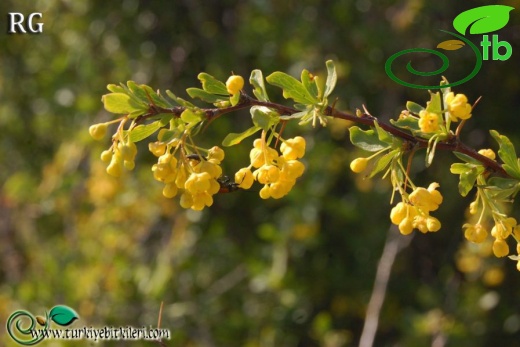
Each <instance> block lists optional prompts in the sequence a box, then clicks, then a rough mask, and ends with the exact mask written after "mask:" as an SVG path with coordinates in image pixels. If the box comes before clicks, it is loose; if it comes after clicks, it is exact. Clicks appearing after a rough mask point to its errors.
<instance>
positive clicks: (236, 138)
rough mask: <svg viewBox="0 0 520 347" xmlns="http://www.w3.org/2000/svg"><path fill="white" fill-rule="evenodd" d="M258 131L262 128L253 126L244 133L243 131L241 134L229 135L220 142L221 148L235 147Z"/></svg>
mask: <svg viewBox="0 0 520 347" xmlns="http://www.w3.org/2000/svg"><path fill="white" fill-rule="evenodd" d="M259 130H262V128H261V127H259V126H254V127H251V128H249V129H247V130H246V131H244V132H242V133H230V134H228V135H227V136H226V138H224V140H223V141H222V146H225V147H229V146H234V145H237V144H239V143H240V142H242V140H244V139H245V138H247V137H249V136H251V135H253V134H254V133H256V132H257V131H259Z"/></svg>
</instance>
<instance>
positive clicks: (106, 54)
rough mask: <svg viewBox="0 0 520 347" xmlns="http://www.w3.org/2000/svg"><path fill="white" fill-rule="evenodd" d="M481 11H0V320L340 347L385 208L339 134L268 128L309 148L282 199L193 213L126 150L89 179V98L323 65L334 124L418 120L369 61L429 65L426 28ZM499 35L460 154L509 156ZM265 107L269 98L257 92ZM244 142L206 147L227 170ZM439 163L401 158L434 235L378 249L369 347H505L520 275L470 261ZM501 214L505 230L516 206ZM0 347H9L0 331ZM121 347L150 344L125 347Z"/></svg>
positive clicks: (458, 207)
mask: <svg viewBox="0 0 520 347" xmlns="http://www.w3.org/2000/svg"><path fill="white" fill-rule="evenodd" d="M500 3H501V4H505V5H510V6H515V5H516V6H517V5H518V3H517V2H515V1H500ZM486 4H487V2H485V1H466V2H453V1H436V2H433V1H425V0H399V1H389V0H383V1H377V2H376V1H371V0H356V1H354V0H345V1H328V2H319V1H315V0H300V1H293V0H287V1H283V2H278V1H268V0H254V1H232V0H226V1H214V0H209V1H201V0H179V1H138V0H124V1H98V0H91V1H72V0H46V1H43V0H41V1H30V2H27V1H24V2H21V1H2V2H1V3H0V14H1V16H0V25H1V26H2V28H3V29H2V31H1V33H0V48H1V49H0V69H1V70H0V71H1V73H0V168H1V170H0V318H1V321H2V322H6V320H7V317H8V316H9V315H10V314H11V313H12V312H14V311H15V310H18V309H26V310H28V311H30V312H32V313H34V314H38V315H43V314H44V312H45V310H49V309H50V308H51V307H53V306H54V305H57V304H63V305H67V306H70V307H72V308H74V309H75V310H76V311H77V312H78V314H79V316H80V319H79V321H78V322H76V323H75V326H105V325H106V326H127V325H131V326H135V327H141V326H150V325H151V326H153V327H155V326H157V320H158V316H159V307H160V304H161V302H164V311H163V314H162V323H161V327H164V328H168V329H170V331H171V334H172V336H171V340H170V341H167V342H166V344H167V345H168V346H248V347H256V346H327V347H336V346H354V345H357V344H358V341H359V338H360V334H361V329H362V326H363V322H364V319H365V310H366V306H367V303H368V301H369V298H370V295H371V292H372V288H373V283H374V277H375V272H376V268H377V265H378V261H379V258H380V256H381V252H382V249H383V245H384V243H385V239H386V237H387V235H388V232H389V228H390V221H389V217H388V214H389V212H390V208H391V206H390V204H389V203H388V202H389V200H390V195H391V192H390V189H389V184H388V182H383V181H380V180H379V179H378V178H376V179H374V180H371V181H368V180H364V179H363V178H362V177H361V176H356V175H354V174H352V173H351V172H350V170H349V169H348V165H349V162H350V161H351V160H352V159H353V158H355V157H358V156H360V155H363V153H360V152H359V151H358V150H357V149H355V148H354V147H353V146H352V145H350V144H349V141H348V130H347V128H348V125H349V124H346V123H341V122H333V123H332V124H331V125H330V126H329V127H327V128H321V129H318V128H317V129H311V128H306V129H301V128H298V127H296V126H290V127H288V129H287V130H286V134H287V135H289V134H294V135H296V134H302V133H303V134H304V136H305V137H306V138H307V141H308V153H307V155H306V157H305V164H306V166H307V171H306V173H305V174H304V177H303V178H301V179H300V180H299V182H298V184H297V186H296V187H295V189H294V190H293V191H292V193H291V194H290V195H289V196H287V197H286V198H284V199H282V200H280V201H263V200H261V199H260V198H259V197H258V195H257V194H256V193H254V192H253V193H249V192H237V193H233V194H228V195H222V196H218V197H216V199H215V204H214V205H213V206H212V207H211V208H208V209H206V210H205V211H203V212H202V213H198V212H197V213H196V212H193V211H185V210H183V209H181V208H180V207H179V206H178V202H177V201H176V200H175V199H174V200H167V199H165V198H163V197H162V195H161V189H162V185H161V184H159V183H158V182H156V181H154V180H153V177H152V174H151V171H150V166H151V165H152V163H153V161H154V160H155V159H154V158H153V157H152V155H151V154H150V153H149V152H148V150H147V146H146V144H145V143H142V144H140V145H139V150H140V153H139V154H138V160H137V167H136V170H135V171H133V172H132V173H130V174H128V175H126V176H125V177H124V178H123V179H120V180H115V179H113V178H111V177H109V176H108V175H107V174H106V173H105V164H104V163H102V162H101V161H100V159H99V155H100V153H101V151H102V150H103V149H105V148H108V146H109V139H108V138H107V139H106V141H103V142H95V141H93V140H91V138H90V137H89V136H88V127H89V125H90V124H93V123H98V122H101V121H106V120H109V119H110V117H111V116H110V115H109V114H107V112H105V111H104V110H103V108H102V104H101V102H100V98H101V95H103V94H105V93H107V91H106V85H107V84H109V83H119V82H125V81H127V80H134V81H136V82H138V83H146V84H148V85H150V86H152V87H153V88H155V89H161V90H165V89H171V90H172V91H173V92H175V93H176V94H177V95H179V96H181V97H186V96H187V95H186V94H185V92H184V90H185V89H186V88H187V87H191V86H198V81H197V78H196V76H197V74H198V73H199V72H201V71H205V72H208V73H210V74H212V75H214V76H216V77H217V78H220V79H221V80H225V79H226V78H227V77H228V76H229V74H230V73H231V71H233V72H234V73H236V74H241V75H243V76H246V77H247V76H249V73H250V71H251V70H252V69H255V68H259V69H261V70H263V71H264V74H265V75H267V74H269V73H271V72H273V71H276V70H280V71H285V72H288V73H291V74H293V75H295V76H298V75H299V73H300V71H301V69H303V68H307V69H309V70H310V71H312V72H314V73H316V74H323V72H324V68H325V65H324V62H325V61H326V60H327V59H334V60H335V62H336V66H337V68H338V72H339V82H338V86H337V88H336V91H335V93H334V96H337V97H338V103H337V105H336V107H337V108H340V109H343V110H355V108H358V107H361V106H362V105H363V104H365V105H366V106H367V108H368V110H369V111H370V112H371V113H372V114H374V115H377V116H379V117H380V118H381V119H384V120H387V119H388V118H389V117H396V116H397V115H398V114H399V112H400V110H401V109H403V108H404V104H405V102H406V101H407V100H414V101H416V102H419V103H423V104H424V103H425V102H426V101H427V100H428V94H427V93H426V92H425V91H422V90H414V89H409V88H405V87H403V86H400V85H398V84H396V83H395V82H393V81H392V80H390V79H389V78H388V77H387V75H386V74H385V71H384V62H385V60H386V59H387V58H388V57H389V56H390V55H391V54H393V53H395V52H398V51H400V50H402V49H406V48H414V47H428V48H434V47H435V46H436V44H437V43H438V42H440V41H442V40H445V39H446V37H444V36H443V34H442V33H441V32H440V31H439V30H438V29H444V30H452V29H453V28H452V20H453V18H455V16H456V15H457V14H458V13H460V12H462V11H464V10H467V9H470V8H473V7H477V6H482V5H486ZM9 12H21V13H24V14H26V15H28V14H30V13H32V12H41V13H42V14H43V19H42V20H41V21H42V22H43V23H45V24H44V27H43V28H44V29H43V33H42V34H27V35H18V34H7V24H6V23H7V13H9ZM519 19H520V16H519V14H518V10H514V11H512V12H511V20H510V22H509V24H508V25H507V26H506V27H505V28H504V29H502V30H501V31H500V32H499V35H500V39H501V40H506V41H508V42H509V43H511V45H512V46H513V56H512V58H511V59H509V60H508V61H504V62H498V61H485V62H484V65H483V67H482V70H481V71H480V73H479V74H478V75H477V76H476V77H475V78H474V79H472V80H471V81H469V82H468V83H466V84H464V85H462V86H459V87H458V88H456V89H455V91H457V92H464V93H466V94H467V95H468V98H469V100H470V101H471V102H473V101H474V100H476V98H477V97H478V96H481V95H482V96H483V99H482V101H481V102H480V104H479V105H478V107H477V109H476V111H475V112H474V116H473V118H472V119H471V121H470V122H468V124H467V125H466V127H465V129H464V132H463V139H464V140H465V141H466V142H467V143H469V144H471V145H472V146H474V147H475V148H483V147H489V146H492V145H494V144H492V143H491V142H490V136H489V135H488V132H487V131H488V129H490V128H493V129H496V130H498V131H499V132H501V133H504V134H506V135H508V136H510V137H511V139H512V140H513V141H514V142H515V143H516V144H520V136H519V135H518V131H517V130H518V122H517V119H516V117H517V116H518V110H519V109H520V101H519V100H520V98H518V95H519V91H520V73H519V72H520V70H519V67H518V54H520V53H519V52H520V50H519V49H520V47H519V46H520V24H519V23H520V22H519ZM450 38H451V37H450ZM472 40H473V41H474V42H475V43H476V44H478V42H479V39H478V37H475V38H472ZM471 59H472V58H471V57H470V56H468V57H464V56H462V58H460V60H455V61H451V64H452V66H450V69H451V70H449V71H451V72H449V73H447V77H448V79H451V78H453V79H456V78H457V77H458V76H460V75H461V74H463V73H464V72H465V71H468V66H470V65H471V64H473V61H472V60H471ZM466 60H467V61H466ZM471 66H472V65H471ZM451 76H453V77H451ZM269 91H270V93H271V96H272V99H275V100H278V101H280V102H284V100H283V98H282V97H281V95H280V93H279V91H278V90H276V89H275V88H270V89H269ZM277 93H278V94H277ZM249 124H250V118H249V115H248V113H247V112H245V113H237V114H233V115H229V116H226V117H222V118H220V119H219V120H218V121H216V122H214V123H213V124H212V125H211V126H210V128H208V130H207V131H206V132H205V133H203V134H202V135H201V136H199V141H200V142H201V144H204V145H206V146H211V145H214V144H219V143H220V142H221V141H222V139H223V138H224V136H225V135H226V134H227V133H229V132H231V131H235V132H237V131H241V130H243V129H245V128H246V127H248V126H249ZM251 141H252V139H251ZM250 146H251V143H250V142H249V141H246V143H243V144H242V145H241V146H236V147H232V148H229V149H227V150H226V160H225V162H224V163H225V164H224V170H225V172H226V173H228V174H231V175H232V174H233V172H235V171H236V170H237V169H238V168H240V167H243V166H245V165H246V163H247V162H248V160H249V159H248V151H249V149H250ZM418 157H421V156H418ZM452 161H453V157H452V156H451V155H450V154H449V153H440V154H439V155H438V156H437V157H436V159H435V161H434V163H433V165H432V167H431V168H430V169H429V170H425V169H424V165H423V160H422V158H418V159H417V160H416V162H414V166H413V174H414V176H415V177H416V181H417V183H419V184H422V185H426V184H427V183H429V182H431V181H433V180H435V181H438V182H440V183H441V192H442V193H443V195H444V196H445V202H444V204H443V205H442V206H441V208H440V209H439V212H438V213H437V214H436V215H437V216H438V217H439V219H440V220H441V221H442V222H443V228H442V229H441V230H440V231H439V232H438V233H436V234H430V235H422V234H416V235H415V236H412V237H408V238H411V243H410V244H409V245H408V246H407V247H406V248H405V249H404V250H403V251H402V252H401V253H399V254H398V256H397V259H396V263H395V264H394V266H393V268H392V273H391V278H390V282H389V287H388V291H387V297H386V300H385V302H384V305H383V309H382V312H381V317H380V324H379V329H378V333H377V336H376V340H375V345H376V346H429V345H431V346H437V347H438V346H444V345H446V346H458V347H463V346H471V347H476V346H516V345H517V344H518V341H519V340H520V312H519V307H520V280H519V279H520V274H519V273H518V272H517V271H516V269H515V264H514V262H512V261H509V260H507V259H505V260H504V259H500V260H498V259H494V258H493V257H488V256H489V254H490V250H489V247H484V248H475V247H472V246H470V245H468V244H466V243H465V242H463V240H462V231H461V225H462V224H463V223H464V218H465V217H464V216H465V208H466V206H467V204H468V203H469V201H470V198H471V196H468V197H467V198H461V197H460V196H459V195H458V192H457V177H455V176H453V175H451V174H450V173H449V170H448V167H449V164H450V163H451V162H452ZM470 195H471V194H470ZM512 215H513V216H515V217H516V218H517V219H520V213H518V207H516V208H515V209H514V210H513V211H512ZM128 344H130V343H129V342H117V341H111V342H102V343H99V344H98V345H99V346H123V345H128ZM0 345H7V346H15V345H16V344H15V343H14V342H13V341H12V340H11V339H10V338H9V337H8V336H7V334H6V331H5V323H2V326H0ZM41 345H42V346H83V345H85V346H86V345H90V344H89V342H87V341H80V342H74V341H73V342H70V341H69V342H63V341H58V340H53V341H52V342H51V341H46V342H42V343H41ZM141 345H142V346H152V345H157V343H153V342H145V341H140V342H132V346H141Z"/></svg>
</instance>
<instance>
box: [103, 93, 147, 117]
mask: <svg viewBox="0 0 520 347" xmlns="http://www.w3.org/2000/svg"><path fill="white" fill-rule="evenodd" d="M101 101H102V102H103V105H104V106H105V110H107V111H108V112H111V113H115V114H128V113H131V112H133V111H138V110H143V107H142V106H141V105H139V104H138V103H136V102H135V101H134V100H132V99H131V98H130V96H129V95H127V94H123V93H111V94H105V95H103V96H102V97H101Z"/></svg>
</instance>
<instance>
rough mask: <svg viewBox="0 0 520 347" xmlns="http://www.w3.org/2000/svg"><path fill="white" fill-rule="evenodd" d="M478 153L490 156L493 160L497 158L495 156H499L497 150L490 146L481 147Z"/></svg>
mask: <svg viewBox="0 0 520 347" xmlns="http://www.w3.org/2000/svg"><path fill="white" fill-rule="evenodd" d="M478 154H481V155H483V156H484V157H488V158H489V159H491V160H495V158H496V157H497V156H496V154H495V152H494V151H493V150H492V149H489V148H487V149H481V150H480V151H478Z"/></svg>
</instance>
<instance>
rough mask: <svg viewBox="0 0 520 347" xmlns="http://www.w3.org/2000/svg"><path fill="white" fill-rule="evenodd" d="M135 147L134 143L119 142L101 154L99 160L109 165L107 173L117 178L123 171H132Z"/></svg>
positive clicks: (135, 153) (135, 152)
mask: <svg viewBox="0 0 520 347" xmlns="http://www.w3.org/2000/svg"><path fill="white" fill-rule="evenodd" d="M136 155H137V147H136V145H135V143H133V142H131V141H128V142H122V141H119V142H117V143H114V145H113V146H112V147H111V148H110V149H107V150H105V151H103V152H102V153H101V160H103V161H104V162H107V163H109V164H108V166H107V173H108V174H109V175H110V176H113V177H119V176H121V174H122V173H123V170H124V169H126V170H129V171H130V170H133V169H134V167H135V162H134V160H135V156H136Z"/></svg>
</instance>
